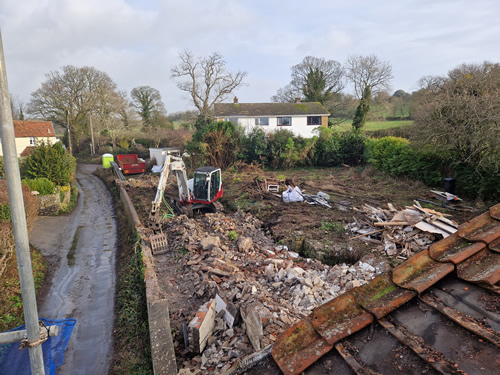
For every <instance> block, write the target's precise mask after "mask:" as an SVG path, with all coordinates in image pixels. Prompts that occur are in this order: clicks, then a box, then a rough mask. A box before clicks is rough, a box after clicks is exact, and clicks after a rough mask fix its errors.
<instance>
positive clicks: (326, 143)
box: [313, 127, 342, 167]
mask: <svg viewBox="0 0 500 375" xmlns="http://www.w3.org/2000/svg"><path fill="white" fill-rule="evenodd" d="M313 163H314V165H315V166H318V167H336V166H339V165H340V164H342V155H341V149H340V136H339V134H338V133H337V132H336V131H334V130H333V129H329V128H324V127H321V128H320V134H319V138H318V139H317V140H316V143H315V146H314V156H313Z"/></svg>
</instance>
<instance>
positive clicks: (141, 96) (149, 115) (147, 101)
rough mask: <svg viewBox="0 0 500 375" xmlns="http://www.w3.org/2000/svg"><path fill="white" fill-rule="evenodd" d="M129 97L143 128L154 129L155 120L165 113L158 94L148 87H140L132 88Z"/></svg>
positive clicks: (155, 90)
mask: <svg viewBox="0 0 500 375" xmlns="http://www.w3.org/2000/svg"><path fill="white" fill-rule="evenodd" d="M130 96H131V98H132V105H133V106H134V107H135V108H136V110H137V113H138V114H139V116H141V118H142V121H143V123H144V126H145V127H153V128H155V127H156V126H155V125H156V124H155V123H156V122H157V121H155V120H156V119H158V118H159V117H160V116H164V115H165V113H166V110H165V105H164V104H163V102H162V100H161V94H160V92H159V91H158V90H157V89H154V88H152V87H149V86H140V87H136V88H133V89H132V92H131V93H130Z"/></svg>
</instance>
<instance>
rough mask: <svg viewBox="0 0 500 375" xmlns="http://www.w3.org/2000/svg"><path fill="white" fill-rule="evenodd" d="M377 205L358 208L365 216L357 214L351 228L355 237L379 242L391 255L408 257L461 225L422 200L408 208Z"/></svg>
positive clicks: (380, 247) (349, 227)
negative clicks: (361, 217) (424, 205)
mask: <svg viewBox="0 0 500 375" xmlns="http://www.w3.org/2000/svg"><path fill="white" fill-rule="evenodd" d="M387 207H388V208H385V209H384V208H376V207H373V206H370V205H368V204H364V205H363V206H362V207H361V208H360V209H356V211H358V212H360V213H363V214H364V215H365V217H364V218H363V219H357V218H355V217H353V220H354V221H353V222H352V223H350V224H348V225H347V229H348V230H349V231H350V232H351V233H352V234H353V235H354V237H353V238H352V239H354V238H361V239H362V240H365V241H367V242H371V243H375V244H378V246H377V249H378V250H379V251H380V252H385V253H386V255H388V256H391V257H394V256H396V257H398V258H400V259H408V258H409V257H411V256H412V255H414V254H416V253H419V252H420V251H422V250H424V249H426V248H428V247H429V245H431V244H432V243H434V242H436V241H438V240H440V239H442V238H446V237H448V236H450V235H452V234H453V233H455V232H456V231H457V228H458V225H457V223H456V222H454V221H453V220H450V219H449V218H447V217H446V215H444V214H442V213H440V212H438V211H435V210H432V209H429V208H424V207H422V206H421V205H420V204H419V203H418V201H415V204H413V205H412V206H407V207H405V208H404V209H399V210H398V209H396V208H395V207H394V206H393V205H392V204H390V203H389V204H388V205H387Z"/></svg>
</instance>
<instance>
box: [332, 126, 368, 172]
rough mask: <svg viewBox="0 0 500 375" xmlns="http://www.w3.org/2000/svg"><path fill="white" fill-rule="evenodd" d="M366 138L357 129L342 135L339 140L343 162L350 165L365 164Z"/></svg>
mask: <svg viewBox="0 0 500 375" xmlns="http://www.w3.org/2000/svg"><path fill="white" fill-rule="evenodd" d="M365 143H366V138H365V137H364V136H363V134H362V133H361V132H360V131H357V130H355V129H353V130H351V131H348V132H345V133H342V135H341V136H340V140H339V146H340V153H341V155H342V162H343V163H345V164H349V165H359V164H363V163H364V162H365V159H366V154H365Z"/></svg>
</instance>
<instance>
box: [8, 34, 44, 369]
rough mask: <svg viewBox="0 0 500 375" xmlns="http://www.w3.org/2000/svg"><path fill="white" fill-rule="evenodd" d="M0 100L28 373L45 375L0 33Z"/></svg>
mask: <svg viewBox="0 0 500 375" xmlns="http://www.w3.org/2000/svg"><path fill="white" fill-rule="evenodd" d="M0 100H1V103H0V120H1V126H0V137H1V138H2V149H3V155H4V164H5V174H6V179H7V189H8V194H9V204H10V212H11V218H12V228H13V230H14V239H15V244H16V255H17V268H18V270H19V281H20V283H21V294H22V299H23V309H24V319H25V323H26V333H27V336H28V341H29V342H31V343H33V344H34V346H32V347H30V348H29V358H30V364H31V373H32V374H33V375H44V374H45V369H44V365H43V355H42V346H41V344H39V343H38V344H36V342H37V341H39V340H40V328H39V326H38V312H37V311H38V310H37V306H36V296H35V284H34V282H33V271H32V267H31V257H30V247H29V240H28V228H27V225H26V215H25V211H24V201H23V194H22V186H21V174H20V172H19V164H18V160H17V151H16V140H15V136H14V123H13V121H12V110H11V106H10V98H9V88H8V85H7V71H6V69H5V57H4V52H3V43H2V34H1V32H0Z"/></svg>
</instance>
